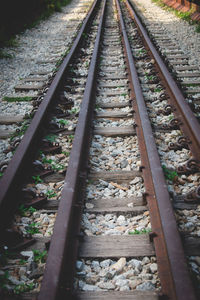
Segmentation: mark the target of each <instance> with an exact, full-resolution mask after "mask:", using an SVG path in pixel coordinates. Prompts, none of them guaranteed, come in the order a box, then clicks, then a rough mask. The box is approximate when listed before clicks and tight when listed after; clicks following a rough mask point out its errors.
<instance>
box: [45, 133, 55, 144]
mask: <svg viewBox="0 0 200 300" xmlns="http://www.w3.org/2000/svg"><path fill="white" fill-rule="evenodd" d="M56 138H57V136H56V135H55V134H48V135H46V136H45V140H47V141H49V142H51V143H53V142H55V141H56Z"/></svg>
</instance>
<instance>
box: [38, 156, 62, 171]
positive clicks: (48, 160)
mask: <svg viewBox="0 0 200 300" xmlns="http://www.w3.org/2000/svg"><path fill="white" fill-rule="evenodd" d="M42 162H43V163H44V164H50V165H51V167H52V169H53V170H54V171H60V170H63V169H64V166H63V165H61V164H57V163H56V162H55V161H54V160H53V159H51V158H46V156H44V157H43V158H42Z"/></svg>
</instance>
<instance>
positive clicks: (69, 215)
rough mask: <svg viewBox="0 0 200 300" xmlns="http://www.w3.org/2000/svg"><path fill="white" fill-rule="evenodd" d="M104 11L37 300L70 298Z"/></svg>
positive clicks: (104, 6)
mask: <svg viewBox="0 0 200 300" xmlns="http://www.w3.org/2000/svg"><path fill="white" fill-rule="evenodd" d="M105 8H106V0H104V5H103V9H102V15H101V20H100V24H99V28H98V33H97V38H96V41H95V46H94V51H93V55H92V59H91V63H90V68H89V75H88V78H87V83H86V87H85V92H84V95H83V100H82V106H81V110H80V113H79V119H78V124H77V127H76V131H75V137H74V142H73V148H72V150H71V154H70V161H69V165H68V169H67V174H66V179H65V183H64V188H63V191H62V195H61V199H60V204H59V209H58V216H57V218H56V222H55V226H54V233H53V236H52V239H51V245H50V249H49V252H48V258H47V263H46V269H45V273H44V278H43V281H42V286H41V291H40V294H39V297H38V300H46V299H48V300H53V299H65V297H67V299H72V298H73V295H72V289H73V272H74V266H75V260H76V257H77V249H78V247H77V246H78V238H79V237H78V233H79V226H80V216H81V211H82V205H83V204H82V202H81V200H82V195H81V193H80V190H81V189H82V186H83V183H84V179H85V178H86V175H87V159H88V155H89V153H88V150H89V142H88V141H89V139H90V134H91V120H92V112H93V109H94V102H93V101H92V99H93V96H94V93H95V91H96V88H95V86H96V82H95V77H96V71H97V60H98V58H99V57H98V54H99V49H100V40H101V34H102V28H103V23H104V19H105ZM82 201H83V200H82ZM66 266H67V267H66Z"/></svg>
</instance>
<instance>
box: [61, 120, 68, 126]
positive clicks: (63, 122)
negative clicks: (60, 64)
mask: <svg viewBox="0 0 200 300" xmlns="http://www.w3.org/2000/svg"><path fill="white" fill-rule="evenodd" d="M58 123H59V124H60V125H62V126H65V125H67V124H68V123H69V122H68V121H67V120H64V119H60V120H59V121H58Z"/></svg>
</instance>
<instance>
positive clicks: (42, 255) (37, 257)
mask: <svg viewBox="0 0 200 300" xmlns="http://www.w3.org/2000/svg"><path fill="white" fill-rule="evenodd" d="M32 251H33V254H34V262H36V263H44V262H45V261H46V257H47V251H46V250H44V251H40V250H32Z"/></svg>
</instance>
